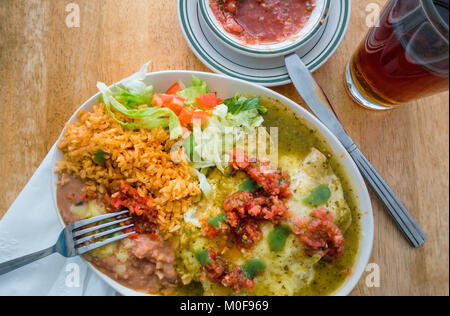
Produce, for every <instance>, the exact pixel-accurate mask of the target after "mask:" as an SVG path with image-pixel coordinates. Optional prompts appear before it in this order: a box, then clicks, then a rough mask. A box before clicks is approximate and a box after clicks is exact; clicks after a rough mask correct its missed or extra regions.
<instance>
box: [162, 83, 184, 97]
mask: <svg viewBox="0 0 450 316" xmlns="http://www.w3.org/2000/svg"><path fill="white" fill-rule="evenodd" d="M181 90H183V88H182V87H181V85H180V83H179V82H175V83H174V84H173V85H171V86H170V88H169V89H168V90H167V91H166V94H176V93H177V92H178V91H181Z"/></svg>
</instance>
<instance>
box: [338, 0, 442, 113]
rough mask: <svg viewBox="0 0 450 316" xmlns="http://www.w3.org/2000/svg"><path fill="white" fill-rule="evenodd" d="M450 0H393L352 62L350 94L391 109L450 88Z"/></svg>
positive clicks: (371, 106) (372, 105) (348, 78)
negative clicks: (449, 61) (449, 23)
mask: <svg viewBox="0 0 450 316" xmlns="http://www.w3.org/2000/svg"><path fill="white" fill-rule="evenodd" d="M448 22H449V0H391V1H390V2H389V3H388V5H387V6H386V8H385V9H384V10H383V12H382V13H381V16H380V18H379V21H378V23H377V24H376V25H375V26H374V27H373V28H372V29H371V30H370V31H369V34H368V35H367V37H366V39H365V40H364V41H363V43H362V44H361V45H360V47H359V48H358V51H357V52H356V53H355V55H354V56H353V58H352V59H351V61H350V62H349V64H348V66H347V71H346V81H347V88H348V91H349V93H350V95H351V96H352V97H353V99H355V101H356V102H358V103H359V104H361V105H362V106H364V107H367V108H369V109H374V110H386V109H391V108H393V107H396V106H398V105H401V104H404V103H407V102H409V101H412V100H415V99H418V98H421V97H425V96H428V95H432V94H436V93H439V92H442V91H446V90H448V85H449V80H448V78H449V64H448V59H449V43H448V41H449V38H448V37H449V26H448Z"/></svg>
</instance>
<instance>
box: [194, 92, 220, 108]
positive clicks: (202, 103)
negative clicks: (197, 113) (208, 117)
mask: <svg viewBox="0 0 450 316" xmlns="http://www.w3.org/2000/svg"><path fill="white" fill-rule="evenodd" d="M195 102H196V103H197V105H198V106H199V107H201V108H203V109H213V108H215V107H216V106H217V104H218V103H217V96H216V94H215V93H208V94H203V95H201V96H199V97H196V98H195Z"/></svg>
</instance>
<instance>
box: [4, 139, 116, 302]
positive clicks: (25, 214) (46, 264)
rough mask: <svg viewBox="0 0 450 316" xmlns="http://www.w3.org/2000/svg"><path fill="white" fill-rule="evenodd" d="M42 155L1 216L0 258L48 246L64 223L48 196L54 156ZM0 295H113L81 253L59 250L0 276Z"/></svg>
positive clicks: (25, 253) (15, 255)
mask: <svg viewBox="0 0 450 316" xmlns="http://www.w3.org/2000/svg"><path fill="white" fill-rule="evenodd" d="M54 151H55V146H53V148H52V149H51V150H50V152H49V153H48V154H47V156H46V157H45V159H44V161H43V162H42V164H41V165H40V166H39V168H38V169H37V171H36V172H35V173H34V175H33V177H32V178H31V180H30V181H29V182H28V183H27V185H26V186H25V188H24V189H23V191H22V192H21V193H20V195H19V196H18V197H17V199H16V200H15V201H14V203H13V204H12V206H11V207H10V208H9V210H8V212H7V213H6V215H5V216H4V217H3V219H2V220H1V221H0V262H5V261H8V260H11V259H14V258H17V257H20V256H23V255H27V254H30V253H32V252H35V251H39V250H42V249H45V248H47V247H50V246H52V245H53V244H54V243H55V242H56V240H57V239H58V236H59V233H60V232H61V230H62V229H63V227H62V225H61V223H60V221H59V219H58V216H57V214H56V211H55V206H54V203H53V198H52V189H51V184H52V181H53V179H52V174H53V170H52V157H53V153H54ZM0 295H2V296H6V295H52V296H53V295H55V296H56V295H70V296H81V295H116V292H115V291H114V290H113V289H112V288H111V287H109V286H108V285H107V284H106V283H104V282H103V281H102V280H101V279H100V278H99V277H97V276H96V275H95V273H94V272H93V271H91V269H89V268H88V266H87V265H86V264H85V263H84V262H83V261H82V260H81V258H79V257H76V258H70V259H66V258H64V257H62V256H60V255H59V254H53V255H52V256H50V257H47V258H45V259H42V260H40V261H37V262H35V263H32V264H30V265H28V266H25V267H23V268H20V269H18V270H16V271H13V272H11V273H8V274H6V275H3V276H0Z"/></svg>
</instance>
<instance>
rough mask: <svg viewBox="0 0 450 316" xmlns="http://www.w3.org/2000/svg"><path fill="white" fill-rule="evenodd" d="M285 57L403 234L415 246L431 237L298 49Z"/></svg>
mask: <svg viewBox="0 0 450 316" xmlns="http://www.w3.org/2000/svg"><path fill="white" fill-rule="evenodd" d="M285 61H286V67H287V70H288V73H289V76H290V77H291V80H292V82H293V84H294V86H295V87H296V89H297V91H298V92H299V94H300V95H301V97H302V98H303V100H304V101H305V103H306V104H307V105H308V107H309V108H310V109H311V111H312V112H313V113H314V114H315V115H316V116H317V118H318V119H319V120H320V121H321V122H322V123H323V124H324V125H325V126H326V127H328V129H329V130H330V131H331V132H332V133H333V134H334V135H335V136H336V137H337V138H338V139H339V141H340V142H341V143H342V145H343V146H344V148H345V149H346V150H347V152H348V153H349V154H350V156H351V157H352V158H353V160H354V162H355V164H356V166H357V167H358V169H359V170H360V172H361V174H362V175H363V176H364V177H365V179H366V180H367V182H368V183H369V185H370V186H371V187H372V189H373V190H374V192H375V193H376V194H377V196H378V198H379V199H380V200H381V202H383V204H384V205H385V206H386V209H387V210H388V212H389V214H390V215H391V216H392V217H393V219H394V220H395V222H396V224H397V225H398V227H399V228H400V230H401V231H402V233H403V235H404V236H405V237H406V238H407V239H408V241H409V242H410V244H411V245H412V246H413V247H416V248H417V247H419V246H421V245H423V244H424V243H425V242H426V241H427V240H428V238H427V236H426V235H425V233H424V232H423V230H422V228H421V227H420V226H419V225H418V224H417V223H416V221H415V220H414V219H413V217H412V216H411V214H409V212H408V210H407V209H406V207H405V206H404V205H403V204H402V202H400V200H399V199H398V198H397V197H396V196H395V194H394V192H393V191H392V190H391V188H390V187H389V186H388V185H387V183H386V182H385V181H384V180H383V178H382V177H381V176H380V174H379V173H378V172H377V171H376V170H375V168H374V167H373V166H372V164H371V163H370V162H369V160H368V159H367V158H366V157H365V156H364V155H363V154H362V152H361V151H360V150H359V148H358V146H357V145H356V144H355V142H354V141H353V140H352V139H351V137H350V136H349V135H348V133H347V132H346V130H345V129H344V127H343V125H342V123H341V122H340V120H339V118H338V116H337V114H336V112H335V111H334V109H333V107H332V105H331V103H330V101H329V99H328V97H327V96H326V94H325V92H324V91H323V89H322V88H321V87H320V85H319V84H318V83H317V82H316V80H315V79H314V77H313V76H312V74H311V72H310V71H309V70H308V68H306V66H305V65H304V63H303V62H302V60H301V59H300V57H299V56H298V55H297V54H295V53H294V54H290V55H288V56H286V58H285Z"/></svg>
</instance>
